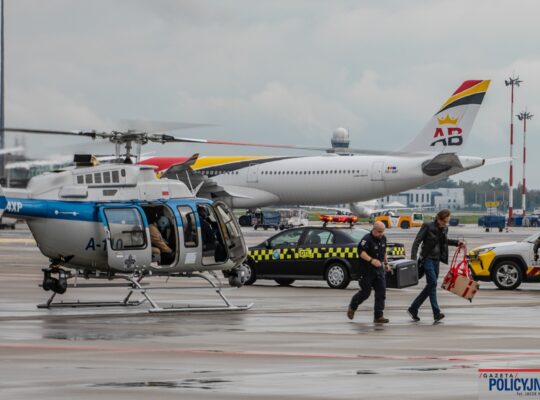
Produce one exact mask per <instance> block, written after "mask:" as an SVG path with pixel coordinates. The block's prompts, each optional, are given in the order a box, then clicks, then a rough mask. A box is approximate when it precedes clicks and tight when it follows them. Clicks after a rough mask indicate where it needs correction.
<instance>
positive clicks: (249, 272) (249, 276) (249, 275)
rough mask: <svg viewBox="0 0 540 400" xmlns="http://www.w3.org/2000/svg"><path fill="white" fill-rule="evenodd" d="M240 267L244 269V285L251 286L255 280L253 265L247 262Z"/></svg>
mask: <svg viewBox="0 0 540 400" xmlns="http://www.w3.org/2000/svg"><path fill="white" fill-rule="evenodd" d="M242 266H243V267H244V268H245V269H246V281H245V282H244V285H253V284H254V283H255V281H256V280H257V276H256V275H255V270H254V269H253V264H252V263H251V262H249V261H247V262H245V263H244V264H242Z"/></svg>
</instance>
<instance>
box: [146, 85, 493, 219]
mask: <svg viewBox="0 0 540 400" xmlns="http://www.w3.org/2000/svg"><path fill="white" fill-rule="evenodd" d="M489 84H490V81H489V80H469V81H465V82H463V83H462V84H461V85H460V86H459V88H458V89H457V90H456V91H455V92H454V93H453V94H452V95H451V96H450V97H449V98H448V99H447V100H446V101H445V102H444V104H443V105H442V106H441V107H440V109H439V110H438V111H437V112H436V113H435V115H434V116H433V117H432V118H431V119H430V120H429V122H428V123H427V125H426V126H425V128H424V129H422V131H420V133H419V134H418V135H417V136H416V137H415V138H414V139H413V141H412V142H411V143H409V144H408V145H407V146H405V147H404V148H403V149H402V150H400V151H398V152H382V151H369V150H351V153H354V154H349V155H337V154H325V155H319V156H305V157H288V156H284V157H261V156H258V157H249V156H243V157H242V156H237V157H234V156H226V157H214V156H206V157H197V156H193V157H191V158H185V157H184V158H181V157H151V158H147V159H146V160H143V161H141V163H143V164H148V165H155V166H157V169H158V170H160V171H162V173H163V175H164V176H167V177H169V178H177V179H181V180H183V181H185V182H186V183H187V184H188V185H191V187H192V188H193V189H194V191H196V192H197V193H198V195H199V196H202V197H208V198H212V199H221V200H223V201H225V202H226V203H228V204H229V205H230V206H232V207H234V208H256V207H263V206H268V205H273V206H278V205H328V204H346V203H353V205H352V206H351V208H352V209H353V211H354V212H356V213H358V214H365V213H366V212H368V210H367V208H366V207H364V206H363V205H362V203H358V202H363V201H366V200H371V199H376V198H380V197H383V196H386V195H390V194H393V193H398V192H401V191H405V190H409V189H412V188H416V187H418V186H421V185H424V184H427V183H430V182H434V181H437V180H440V179H444V178H446V177H448V176H451V175H454V174H458V173H460V172H463V171H467V170H470V169H473V168H478V167H480V166H482V165H484V163H485V160H484V159H483V158H482V157H471V156H464V155H460V153H461V150H462V149H463V147H464V145H465V143H466V141H467V138H468V137H469V135H470V132H471V127H472V125H473V122H474V119H475V117H476V114H477V113H478V110H479V108H480V105H481V103H482V100H483V98H484V95H485V94H486V91H487V89H488V86H489ZM186 141H197V142H201V143H209V144H239V145H254V144H251V143H238V142H221V141H214V140H204V139H198V140H190V139H186ZM255 146H257V145H255ZM259 146H265V147H289V148H301V149H314V148H313V147H306V146H281V145H277V146H272V145H259Z"/></svg>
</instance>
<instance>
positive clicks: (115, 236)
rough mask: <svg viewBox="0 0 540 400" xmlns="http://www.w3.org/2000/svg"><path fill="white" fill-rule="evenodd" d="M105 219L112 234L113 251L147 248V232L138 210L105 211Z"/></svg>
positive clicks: (114, 209)
mask: <svg viewBox="0 0 540 400" xmlns="http://www.w3.org/2000/svg"><path fill="white" fill-rule="evenodd" d="M104 212H105V217H106V218H107V224H108V225H109V231H110V233H111V248H112V249H113V250H124V249H143V248H145V247H146V231H145V229H144V224H143V221H142V218H141V214H140V213H139V211H138V210H136V209H133V208H109V209H105V210H104Z"/></svg>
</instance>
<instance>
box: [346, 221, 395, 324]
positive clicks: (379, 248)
mask: <svg viewBox="0 0 540 400" xmlns="http://www.w3.org/2000/svg"><path fill="white" fill-rule="evenodd" d="M384 228H385V227H384V224H383V223H382V222H380V221H377V222H375V223H374V224H373V229H372V230H371V232H370V233H368V234H367V235H366V236H364V237H363V238H362V240H361V241H360V243H359V244H358V255H359V257H360V268H361V272H362V278H361V279H360V290H359V291H358V293H356V294H355V295H354V296H353V297H352V299H351V303H350V305H349V309H348V310H347V317H348V318H349V319H353V318H354V313H355V312H356V309H357V308H358V306H359V305H360V304H362V303H363V302H364V301H365V300H367V298H368V297H369V295H370V294H371V288H373V289H374V290H375V307H374V311H375V316H374V319H373V322H376V323H387V322H389V320H388V319H387V318H384V315H383V311H384V300H385V298H386V282H385V280H384V274H385V271H386V270H389V269H390V267H389V266H388V262H387V258H386V236H384Z"/></svg>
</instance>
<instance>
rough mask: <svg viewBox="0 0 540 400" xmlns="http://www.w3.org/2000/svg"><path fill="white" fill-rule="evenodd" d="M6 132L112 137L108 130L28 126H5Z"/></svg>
mask: <svg viewBox="0 0 540 400" xmlns="http://www.w3.org/2000/svg"><path fill="white" fill-rule="evenodd" d="M3 131H4V132H19V133H37V134H46V135H69V136H85V137H90V138H92V139H96V138H108V137H111V134H109V133H106V132H96V131H86V132H85V131H58V130H47V129H28V128H4V129H3Z"/></svg>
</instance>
